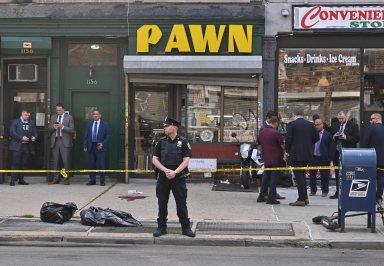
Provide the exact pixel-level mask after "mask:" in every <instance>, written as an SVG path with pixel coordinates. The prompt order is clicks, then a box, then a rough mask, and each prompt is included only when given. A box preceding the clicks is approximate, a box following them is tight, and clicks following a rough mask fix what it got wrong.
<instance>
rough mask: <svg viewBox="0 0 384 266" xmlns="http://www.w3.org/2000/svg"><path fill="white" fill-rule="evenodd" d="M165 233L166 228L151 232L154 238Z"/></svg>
mask: <svg viewBox="0 0 384 266" xmlns="http://www.w3.org/2000/svg"><path fill="white" fill-rule="evenodd" d="M166 233H167V228H166V227H158V228H157V229H156V231H155V232H153V236H154V237H159V236H162V235H165V234H166Z"/></svg>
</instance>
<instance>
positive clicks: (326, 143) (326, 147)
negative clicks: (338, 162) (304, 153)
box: [320, 130, 332, 164]
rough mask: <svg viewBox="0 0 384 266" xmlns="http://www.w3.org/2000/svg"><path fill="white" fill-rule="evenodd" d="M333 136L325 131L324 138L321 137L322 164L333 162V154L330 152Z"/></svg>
mask: <svg viewBox="0 0 384 266" xmlns="http://www.w3.org/2000/svg"><path fill="white" fill-rule="evenodd" d="M330 136H331V134H330V133H329V132H328V131H326V130H324V131H323V136H322V137H321V141H320V160H321V162H322V163H325V164H329V162H330V160H331V157H330V156H331V153H330V152H329V151H330V146H331V145H332V144H331V139H330Z"/></svg>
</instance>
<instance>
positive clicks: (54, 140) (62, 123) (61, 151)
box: [48, 103, 74, 185]
mask: <svg viewBox="0 0 384 266" xmlns="http://www.w3.org/2000/svg"><path fill="white" fill-rule="evenodd" d="M48 130H49V132H50V133H51V150H52V156H53V169H55V170H57V169H58V167H59V157H60V156H61V160H62V161H63V166H64V168H65V169H66V170H69V169H70V154H71V148H72V146H73V142H72V139H73V131H74V123H73V118H72V116H71V115H69V114H66V113H64V106H63V105H62V104H61V103H58V104H56V114H55V115H52V117H51V124H50V125H49V127H48ZM60 176H61V175H60V174H59V175H58V176H57V178H56V180H54V181H53V182H52V184H59V183H60ZM48 183H51V182H48ZM64 185H69V179H67V178H66V179H64Z"/></svg>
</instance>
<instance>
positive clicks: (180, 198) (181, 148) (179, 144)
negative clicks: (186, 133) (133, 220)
mask: <svg viewBox="0 0 384 266" xmlns="http://www.w3.org/2000/svg"><path fill="white" fill-rule="evenodd" d="M171 120H172V121H175V122H177V121H176V120H174V119H171V118H167V120H166V121H165V122H164V123H167V122H168V123H169V124H172V123H170V122H172V121H171ZM177 123H178V122H177ZM175 125H180V124H179V123H178V124H175ZM153 155H154V156H156V157H158V158H159V160H160V163H161V164H162V165H164V166H165V167H166V168H168V169H171V170H176V169H177V167H179V165H180V164H181V163H182V162H183V158H185V157H192V152H191V148H190V145H189V143H188V141H187V140H186V139H185V138H184V137H181V136H179V135H176V137H175V139H174V140H172V139H171V138H170V137H168V136H166V137H163V138H161V139H160V140H159V141H158V142H157V144H156V146H155V148H154V151H153ZM157 177H158V179H157V184H156V196H157V198H158V204H159V217H158V219H157V223H158V227H159V228H166V227H167V216H168V200H169V194H170V191H171V190H172V194H173V196H174V198H175V201H176V207H177V216H178V217H179V221H180V223H181V226H182V229H183V232H184V230H187V229H188V230H190V221H189V218H188V209H187V191H188V190H187V186H186V182H185V178H184V177H183V172H182V173H178V174H177V175H176V177H175V178H174V179H167V177H166V175H165V173H164V172H161V171H160V172H158V174H157Z"/></svg>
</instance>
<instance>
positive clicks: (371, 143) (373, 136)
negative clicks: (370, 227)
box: [360, 113, 384, 205]
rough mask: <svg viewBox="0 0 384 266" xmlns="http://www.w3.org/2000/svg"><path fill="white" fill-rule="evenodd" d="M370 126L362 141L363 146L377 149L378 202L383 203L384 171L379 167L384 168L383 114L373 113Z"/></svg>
mask: <svg viewBox="0 0 384 266" xmlns="http://www.w3.org/2000/svg"><path fill="white" fill-rule="evenodd" d="M370 123H371V125H370V127H369V128H368V129H367V131H366V132H365V134H364V138H362V141H361V145H360V146H361V147H362V148H374V149H375V150H376V161H377V170H376V179H377V188H376V202H377V203H378V204H379V205H381V204H382V202H383V183H384V172H383V171H382V170H379V169H383V168H384V141H383V136H384V126H383V120H382V116H381V114H378V113H374V114H372V115H371V119H370Z"/></svg>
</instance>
